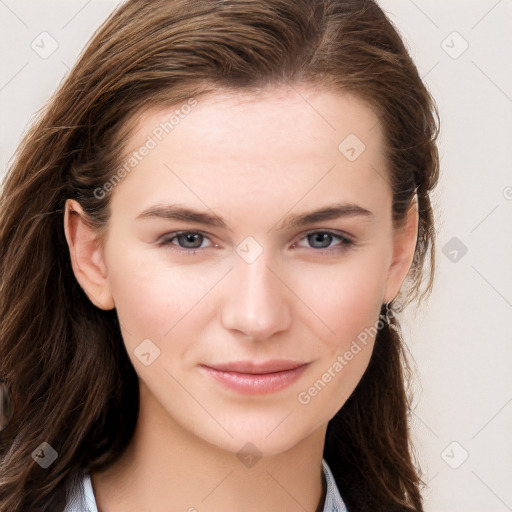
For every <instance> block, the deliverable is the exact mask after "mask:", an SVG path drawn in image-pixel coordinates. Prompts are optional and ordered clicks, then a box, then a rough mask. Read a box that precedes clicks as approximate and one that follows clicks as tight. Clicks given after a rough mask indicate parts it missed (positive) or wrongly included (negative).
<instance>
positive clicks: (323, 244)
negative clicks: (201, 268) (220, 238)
mask: <svg viewBox="0 0 512 512" xmlns="http://www.w3.org/2000/svg"><path fill="white" fill-rule="evenodd" d="M333 239H338V240H339V241H340V243H339V244H337V245H335V246H334V247H330V246H331V244H332V241H333ZM175 240H177V241H178V243H177V244H176V243H174V241H175ZM205 240H208V237H207V236H206V235H204V234H203V233H200V232H198V231H176V232H174V233H169V234H168V235H165V236H164V237H162V239H161V240H160V241H159V242H158V244H159V245H161V246H165V247H166V246H175V247H176V246H177V247H176V249H174V248H173V250H177V251H179V252H181V253H183V254H190V255H192V254H196V253H198V252H200V251H201V250H202V249H206V248H208V247H211V246H212V245H209V246H207V247H201V245H202V243H203V242H204V241H205ZM301 240H307V241H308V243H309V244H311V247H310V248H311V249H315V252H318V253H331V252H340V251H343V250H345V249H347V248H348V247H349V246H351V245H354V242H353V241H352V240H350V239H349V238H347V237H346V236H343V235H339V234H337V233H333V232H331V231H312V232H310V233H307V234H306V235H305V236H304V237H303V238H302V239H301ZM315 244H318V245H316V246H315Z"/></svg>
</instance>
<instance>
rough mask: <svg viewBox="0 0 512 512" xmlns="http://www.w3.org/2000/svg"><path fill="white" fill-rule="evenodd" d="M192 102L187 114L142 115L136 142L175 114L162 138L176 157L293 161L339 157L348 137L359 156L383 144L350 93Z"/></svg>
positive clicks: (279, 93)
mask: <svg viewBox="0 0 512 512" xmlns="http://www.w3.org/2000/svg"><path fill="white" fill-rule="evenodd" d="M196 101H197V103H196V106H195V107H194V108H192V109H190V108H188V109H187V110H186V113H185V109H184V108H183V105H184V104H182V105H174V106H173V107H170V108H159V109H151V110H149V111H147V112H145V113H144V114H143V115H142V116H141V117H140V118H139V119H138V123H137V128H138V129H137V132H136V136H135V138H137V136H139V138H140V139H142V138H144V137H145V136H146V135H147V134H148V133H150V132H152V131H154V130H155V128H156V127H158V126H161V125H165V123H166V122H168V121H169V119H170V118H171V117H172V114H173V113H176V114H177V116H176V115H175V116H174V117H175V119H176V120H177V121H179V122H178V123H177V124H175V125H174V126H173V128H172V132H171V133H168V134H167V133H166V134H164V137H165V138H172V139H174V140H175V143H176V145H177V144H178V142H179V147H180V151H179V154H178V155H177V157H179V158H187V156H188V157H192V156H193V157H194V158H202V157H207V158H208V159H210V160H211V159H212V158H214V159H215V158H224V157H225V156H226V155H228V154H229V156H230V157H231V158H235V159H243V160H247V159H249V158H257V159H260V160H261V159H263V158H265V157H269V156H272V157H273V158H275V157H276V155H279V160H285V159H286V158H288V159H289V160H293V159H297V158H300V157H301V155H306V154H308V155H310V156H312V155H314V154H319V155H320V154H321V155H322V156H323V157H328V156H329V155H334V156H337V154H338V153H339V151H340V147H339V146H340V143H341V142H343V141H344V140H345V139H346V138H347V137H348V136H351V137H350V139H349V140H352V141H355V142H358V147H357V148H356V149H357V150H358V151H360V150H361V148H362V147H363V145H364V146H365V149H366V148H368V149H370V150H373V148H375V149H377V146H378V145H379V144H380V143H381V136H382V134H381V133H380V125H379V122H378V118H377V117H376V115H375V113H374V111H373V109H372V108H371V107H370V106H369V105H368V104H367V103H366V102H365V101H363V100H362V99H360V98H358V97H357V96H355V95H353V94H349V93H342V92H334V91H327V90H322V89H318V88H313V87H312V86H306V85H302V86H299V85H294V86H291V85H288V86H281V87H274V88H269V89H265V90H262V91H259V92H257V93H255V92H252V93H251V92H234V91H226V90H224V91H218V92H215V93H208V94H206V95H202V96H199V97H198V98H197V100H196ZM182 110H183V112H182ZM178 117H179V119H178ZM175 122H176V121H175ZM359 141H361V142H359ZM361 143H362V144H361ZM200 148H201V149H202V151H201V153H198V151H197V150H198V149H200ZM349 149H350V148H349ZM211 150H213V151H211ZM341 150H343V148H341ZM204 151H208V154H207V155H206V154H205V153H204ZM348 156H350V154H348Z"/></svg>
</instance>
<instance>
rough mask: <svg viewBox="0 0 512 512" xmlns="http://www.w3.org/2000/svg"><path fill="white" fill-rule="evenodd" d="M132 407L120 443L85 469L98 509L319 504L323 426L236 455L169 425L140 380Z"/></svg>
mask: <svg viewBox="0 0 512 512" xmlns="http://www.w3.org/2000/svg"><path fill="white" fill-rule="evenodd" d="M140 398H141V399H140V410H139V416H138V420H137V426H136V429H135V433H134V436H133V438H132V440H131V443H130V445H129V446H128V448H127V449H126V450H125V452H123V454H122V456H121V457H120V459H118V460H117V461H116V462H115V463H114V464H113V465H112V466H111V467H110V468H108V469H107V470H105V471H103V472H101V473H93V474H91V481H92V485H93V489H94V494H95V497H96V502H97V506H98V510H100V511H101V512H120V511H123V512H131V511H133V512H135V511H137V512H138V511H140V510H151V511H152V512H164V511H165V512H184V511H187V512H205V511H208V512H220V511H222V512H225V511H226V510H244V512H263V511H268V510H287V511H290V512H295V511H297V512H299V511H300V512H303V511H304V510H311V511H322V510H323V504H324V500H325V485H324V483H323V476H322V453H323V446H324V440H325V432H326V428H327V426H326V425H324V426H322V427H321V428H319V429H318V430H316V431H315V432H313V433H312V434H311V435H310V436H309V437H307V438H305V439H303V440H302V441H301V442H300V443H299V444H298V445H296V446H294V447H293V448H291V449H289V450H287V451H286V452H283V453H280V454H277V455H272V456H268V457H262V458H261V459H259V460H256V459H250V458H245V457H240V458H239V457H237V454H236V453H232V452H229V451H226V450H222V449H220V448H219V447H217V446H214V445H212V444H210V443H208V442H206V441H204V440H202V439H200V438H198V437H196V436H195V435H194V434H193V433H192V432H190V431H189V430H186V429H184V428H182V427H181V426H180V425H178V424H176V423H175V422H174V421H172V419H171V418H170V417H169V415H168V414H166V413H165V412H164V411H161V414H160V415H158V417H155V410H157V406H156V399H155V398H154V396H153V395H152V394H151V393H150V392H149V391H148V390H147V388H146V387H145V386H144V384H143V383H142V382H141V395H140Z"/></svg>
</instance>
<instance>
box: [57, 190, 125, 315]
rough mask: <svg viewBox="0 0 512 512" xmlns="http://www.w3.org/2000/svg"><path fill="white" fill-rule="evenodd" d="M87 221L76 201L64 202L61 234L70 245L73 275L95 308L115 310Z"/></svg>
mask: <svg viewBox="0 0 512 512" xmlns="http://www.w3.org/2000/svg"><path fill="white" fill-rule="evenodd" d="M86 218H87V217H86V214H85V212H84V211H83V209H82V207H81V206H80V204H79V203H78V202H77V201H75V200H74V199H67V200H66V204H65V211H64V232H65V234H66V240H67V242H68V246H69V253H70V256H71V266H72V267H73V273H74V274H75V277H76V279H77V281H78V283H79V284H80V286H81V287H82V289H83V290H84V292H85V293H86V294H87V296H88V297H89V299H90V301H91V302H92V303H93V304H94V305H95V306H97V307H98V308H100V309H104V310H109V309H114V307H115V304H114V299H113V297H112V295H111V294H110V286H109V282H108V277H107V268H106V265H105V261H104V257H103V248H102V246H101V245H100V241H99V238H98V235H97V234H96V233H94V231H93V230H92V228H90V227H89V226H88V225H87V223H86V221H85V219H86Z"/></svg>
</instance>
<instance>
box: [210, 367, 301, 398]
mask: <svg viewBox="0 0 512 512" xmlns="http://www.w3.org/2000/svg"><path fill="white" fill-rule="evenodd" d="M306 367H307V364H304V365H302V366H299V367H297V368H294V369H293V370H285V371H282V372H274V373H259V374H254V373H237V372H223V371H221V370H216V369H215V368H210V367H209V366H202V368H204V369H205V370H206V371H207V372H208V374H209V375H211V376H212V377H213V378H214V379H215V380H217V381H218V382H220V383H221V384H223V385H224V386H225V387H227V388H229V389H232V390H234V391H238V392H239V393H244V394H246V395H264V394H268V393H275V392H276V391H279V390H281V389H284V388H286V387H287V386H289V385H290V384H292V383H293V382H295V381H296V380H297V379H298V378H299V377H300V376H301V375H302V372H303V371H304V370H305V369H306Z"/></svg>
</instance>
